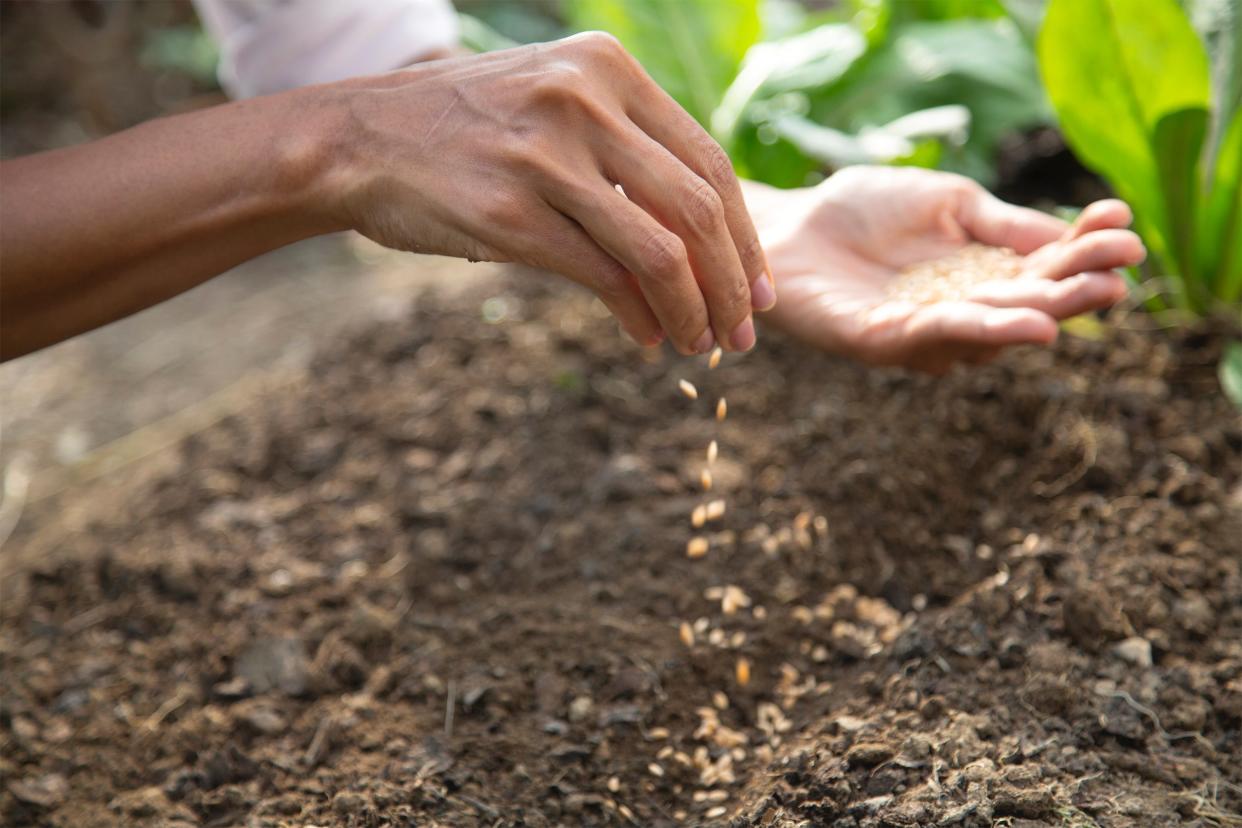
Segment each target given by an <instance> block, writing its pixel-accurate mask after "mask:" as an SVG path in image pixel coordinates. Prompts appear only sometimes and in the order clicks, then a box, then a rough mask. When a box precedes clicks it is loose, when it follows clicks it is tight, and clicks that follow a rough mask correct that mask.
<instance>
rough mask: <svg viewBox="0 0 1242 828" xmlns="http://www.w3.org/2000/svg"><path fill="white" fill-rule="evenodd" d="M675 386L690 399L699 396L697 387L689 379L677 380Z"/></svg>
mask: <svg viewBox="0 0 1242 828" xmlns="http://www.w3.org/2000/svg"><path fill="white" fill-rule="evenodd" d="M677 387H678V388H680V389H681V393H683V394H685V395H686V396H687V397H689V398H690V399H692V400H697V399H698V398H699V389H697V388H695V387H694V383H692V382H690V381H689V380H684V379H683V380H677Z"/></svg>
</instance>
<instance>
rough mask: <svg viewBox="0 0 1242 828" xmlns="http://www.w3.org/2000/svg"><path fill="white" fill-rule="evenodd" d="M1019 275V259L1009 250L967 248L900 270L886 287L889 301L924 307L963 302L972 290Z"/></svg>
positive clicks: (1001, 248)
mask: <svg viewBox="0 0 1242 828" xmlns="http://www.w3.org/2000/svg"><path fill="white" fill-rule="evenodd" d="M1021 271H1022V257H1021V256H1019V255H1018V254H1017V253H1015V252H1014V251H1013V250H1011V249H1010V248H1008V247H990V246H988V245H986V244H968V245H966V246H965V247H963V248H961V249H960V250H957V251H955V252H954V253H951V254H950V255H948V256H942V257H941V258H939V259H931V260H929V261H925V262H918V263H917V264H913V265H910V266H909V267H906V268H903V269H902V270H901V272H899V273H898V274H897V278H896V279H894V280H893V281H892V282H890V283H889V285H888V290H887V294H888V298H889V299H897V300H902V301H906V302H914V303H916V304H920V305H924V304H931V303H933V302H944V301H946V300H955V299H965V298H967V297H968V296H969V295H970V292H971V290H973V289H974V288H976V287H978V286H979V285H981V284H983V283H984V282H992V281H996V280H998V279H1012V278H1014V277H1015V276H1017V275H1018V274H1019V273H1020V272H1021Z"/></svg>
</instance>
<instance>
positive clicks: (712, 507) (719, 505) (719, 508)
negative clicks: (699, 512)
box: [703, 500, 725, 520]
mask: <svg viewBox="0 0 1242 828" xmlns="http://www.w3.org/2000/svg"><path fill="white" fill-rule="evenodd" d="M724 513H725V502H724V501H723V500H713V501H711V502H710V503H708V504H707V505H706V506H704V507H703V517H704V518H705V519H707V520H719V519H720V518H722V517H724Z"/></svg>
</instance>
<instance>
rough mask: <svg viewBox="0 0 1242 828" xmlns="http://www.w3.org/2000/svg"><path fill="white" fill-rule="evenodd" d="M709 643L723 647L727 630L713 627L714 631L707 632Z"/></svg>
mask: <svg viewBox="0 0 1242 828" xmlns="http://www.w3.org/2000/svg"><path fill="white" fill-rule="evenodd" d="M707 643H708V644H711V645H712V646H713V647H723V646H724V643H725V631H724V630H722V629H720V627H713V628H712V631H711V632H709V633H708V634H707Z"/></svg>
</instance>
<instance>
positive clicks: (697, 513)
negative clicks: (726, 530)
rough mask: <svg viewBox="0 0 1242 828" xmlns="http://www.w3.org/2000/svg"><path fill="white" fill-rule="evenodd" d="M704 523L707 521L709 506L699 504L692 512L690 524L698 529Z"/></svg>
mask: <svg viewBox="0 0 1242 828" xmlns="http://www.w3.org/2000/svg"><path fill="white" fill-rule="evenodd" d="M704 523H707V507H706V506H704V505H703V504H701V503H700V504H699V505H698V506H695V507H694V511H693V512H691V513H690V525H691V526H693V527H694V528H695V529H698V528H699V527H700V526H702V525H703V524H704Z"/></svg>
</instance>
